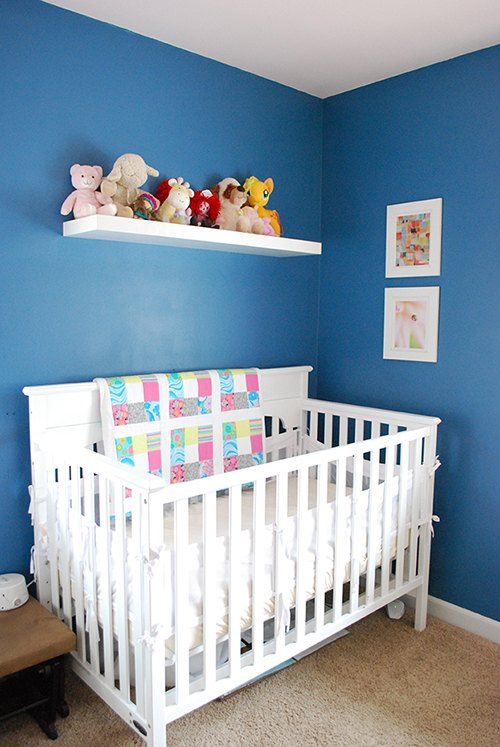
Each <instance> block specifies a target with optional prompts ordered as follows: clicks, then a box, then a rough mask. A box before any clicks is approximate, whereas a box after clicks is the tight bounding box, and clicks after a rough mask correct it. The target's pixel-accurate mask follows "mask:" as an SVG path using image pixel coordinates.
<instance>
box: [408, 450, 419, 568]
mask: <svg viewBox="0 0 500 747" xmlns="http://www.w3.org/2000/svg"><path fill="white" fill-rule="evenodd" d="M421 458H422V439H421V438H418V439H417V440H416V441H415V443H414V451H413V486H412V491H411V494H412V502H411V538H410V557H409V561H408V579H409V580H410V581H413V579H414V578H415V576H416V575H417V546H418V520H419V503H420V491H421V485H422V481H421Z"/></svg>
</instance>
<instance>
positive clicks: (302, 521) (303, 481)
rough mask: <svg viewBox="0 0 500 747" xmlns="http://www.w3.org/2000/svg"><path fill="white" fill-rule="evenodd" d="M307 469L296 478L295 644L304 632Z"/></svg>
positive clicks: (302, 470) (301, 470) (300, 471)
mask: <svg viewBox="0 0 500 747" xmlns="http://www.w3.org/2000/svg"><path fill="white" fill-rule="evenodd" d="M308 477H309V474H308V469H307V468H304V467H302V468H301V469H299V473H298V477H297V563H296V566H295V575H296V592H295V627H296V630H297V642H299V641H301V640H303V638H304V636H305V631H306V588H305V564H306V557H307V536H306V531H307V526H306V521H307V509H308V497H309V496H308V493H309V481H308Z"/></svg>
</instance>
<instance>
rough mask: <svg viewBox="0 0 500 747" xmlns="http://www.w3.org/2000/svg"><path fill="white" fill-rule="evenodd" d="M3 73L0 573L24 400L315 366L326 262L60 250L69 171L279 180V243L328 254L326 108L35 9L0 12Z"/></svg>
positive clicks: (147, 250) (18, 491)
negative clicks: (110, 382) (137, 167)
mask: <svg viewBox="0 0 500 747" xmlns="http://www.w3.org/2000/svg"><path fill="white" fill-rule="evenodd" d="M0 69H1V70H3V74H2V76H1V78H0V101H1V111H0V118H1V135H2V137H1V142H2V147H1V150H0V171H1V173H2V174H3V178H2V187H3V191H4V196H3V200H2V204H3V210H2V211H1V213H0V236H1V242H0V252H1V272H0V313H1V326H0V345H1V352H2V358H3V360H2V364H1V366H0V449H1V454H2V467H1V470H0V573H1V572H5V571H7V570H24V569H26V567H27V562H28V552H29V546H30V544H31V541H32V540H31V528H30V526H29V521H28V518H27V508H28V499H27V492H26V486H27V484H28V482H29V454H28V428H27V426H28V410H27V400H26V398H25V397H24V396H23V395H22V394H21V388H22V387H23V386H25V385H27V384H46V383H56V382H70V381H80V380H89V379H90V378H92V377H94V376H96V375H110V374H113V373H118V372H123V373H126V372H141V371H150V370H169V369H186V368H188V369H191V368H195V367H203V366H223V365H242V366H245V365H252V364H254V365H260V366H274V365H293V364H302V363H312V364H314V365H315V364H316V334H315V332H314V333H313V334H311V314H312V316H313V325H312V326H313V329H314V330H315V329H316V313H317V311H316V307H317V295H318V261H317V259H312V260H311V259H307V258H306V259H299V258H296V259H289V260H279V259H269V258H264V257H249V256H247V257H241V256H240V257H236V256H233V255H230V254H218V253H207V252H202V251H186V250H179V249H169V248H167V247H155V246H140V245H139V246H133V245H131V244H128V245H127V244H119V243H111V242H106V243H105V242H96V241H83V240H78V241H76V240H74V241H71V240H68V239H64V240H63V239H62V237H61V223H62V218H61V216H60V215H59V208H60V205H61V203H62V201H63V199H64V198H65V197H66V195H67V194H68V193H69V191H70V190H71V183H70V178H69V173H68V169H69V167H70V165H71V164H72V163H73V162H75V161H78V162H79V163H82V164H84V163H91V164H94V163H100V164H102V165H103V166H104V168H105V170H106V169H110V168H111V166H112V163H113V160H114V159H115V158H116V157H117V156H119V155H120V154H121V153H124V152H129V151H132V152H138V153H140V154H141V155H143V156H144V158H145V159H146V160H147V161H148V162H149V163H150V164H152V165H153V166H155V167H156V168H158V169H159V170H160V173H161V176H162V177H166V176H169V177H170V176H178V175H179V174H180V175H182V176H184V177H185V178H186V179H189V181H190V182H191V183H192V184H193V185H195V187H201V186H207V185H211V184H213V183H214V182H215V181H216V180H218V179H220V178H222V177H224V176H231V175H232V176H235V177H238V178H244V177H245V176H247V175H249V174H251V173H252V174H253V173H255V174H256V175H258V176H260V177H261V178H264V177H267V176H273V178H274V179H275V182H276V191H275V196H273V200H272V204H273V206H275V207H276V208H277V209H278V210H279V211H280V213H281V216H282V219H283V223H284V226H285V232H286V233H287V234H288V235H289V236H297V237H301V238H309V239H319V238H320V224H321V214H320V209H321V206H320V195H321V150H322V148H321V145H322V102H321V101H320V100H318V99H315V98H314V97H311V96H308V95H306V94H303V93H299V92H297V91H293V90H292V89H289V88H286V87H284V86H280V85H277V84H275V83H272V82H270V81H267V80H264V79H263V78H258V77H256V76H252V75H249V74H247V73H244V72H241V71H239V70H236V69H235V68H231V67H228V66H225V65H221V64H219V63H217V62H214V61H211V60H208V59H205V58H202V57H199V56H197V55H193V54H190V53H188V52H184V51H182V50H179V49H176V48H173V47H170V46H168V45H166V44H161V43H159V42H155V41H153V40H150V39H146V38H144V37H140V36H137V35H134V34H131V33H129V32H126V31H124V30H121V29H118V28H115V27H112V26H109V25H105V24H102V23H99V22H96V21H93V20H91V19H88V18H85V17H84V16H80V15H76V14H74V13H70V12H67V11H64V10H60V9H58V8H55V7H53V6H51V5H46V4H43V3H39V2H29V1H25V0H7V1H6V0H4V1H3V2H2V3H0ZM304 179H307V184H308V197H309V203H308V205H307V209H302V210H300V211H299V210H298V209H297V207H296V206H297V205H301V204H302V197H303V186H304ZM154 183H155V182H154V181H150V182H149V184H150V185H151V186H154Z"/></svg>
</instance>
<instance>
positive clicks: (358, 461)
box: [349, 453, 363, 612]
mask: <svg viewBox="0 0 500 747" xmlns="http://www.w3.org/2000/svg"><path fill="white" fill-rule="evenodd" d="M362 489H363V454H362V453H358V454H355V455H354V474H353V488H352V514H351V522H352V523H351V532H352V543H351V574H350V575H351V584H350V601H349V608H350V611H351V612H355V611H356V610H357V609H358V605H359V561H360V554H361V548H360V543H361V536H360V534H361V527H360V521H361V517H360V502H361V491H362Z"/></svg>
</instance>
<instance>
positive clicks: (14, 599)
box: [0, 573, 29, 612]
mask: <svg viewBox="0 0 500 747" xmlns="http://www.w3.org/2000/svg"><path fill="white" fill-rule="evenodd" d="M28 599H29V594H28V587H27V586H26V579H25V578H24V576H21V574H20V573H4V574H3V575H0V612H7V610H14V609H16V607H20V606H21V605H22V604H25V603H26V602H27V601H28Z"/></svg>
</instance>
